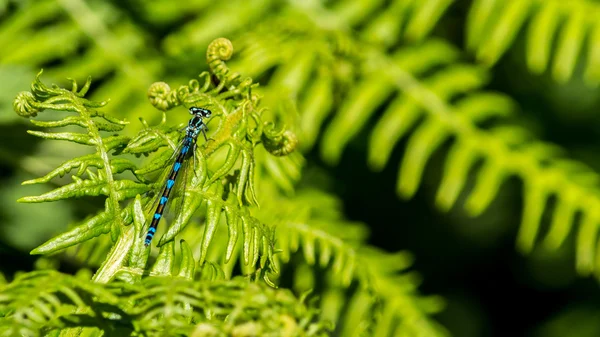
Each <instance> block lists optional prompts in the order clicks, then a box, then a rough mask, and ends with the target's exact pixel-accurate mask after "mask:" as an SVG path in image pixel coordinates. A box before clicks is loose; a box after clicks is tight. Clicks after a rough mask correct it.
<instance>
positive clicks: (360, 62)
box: [237, 21, 600, 274]
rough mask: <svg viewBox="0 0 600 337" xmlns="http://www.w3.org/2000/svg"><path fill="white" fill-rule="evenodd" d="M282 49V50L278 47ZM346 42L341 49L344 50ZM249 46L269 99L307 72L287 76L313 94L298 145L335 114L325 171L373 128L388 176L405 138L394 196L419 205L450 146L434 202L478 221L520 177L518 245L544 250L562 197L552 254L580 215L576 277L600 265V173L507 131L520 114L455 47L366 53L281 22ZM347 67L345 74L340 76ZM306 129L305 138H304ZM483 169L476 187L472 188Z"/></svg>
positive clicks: (375, 160) (379, 162)
mask: <svg viewBox="0 0 600 337" xmlns="http://www.w3.org/2000/svg"><path fill="white" fill-rule="evenodd" d="M265 31H267V32H265ZM318 35H320V36H321V37H320V40H321V41H322V40H324V39H323V37H327V36H330V37H331V38H330V41H334V42H335V43H333V42H332V43H329V44H327V43H325V44H323V43H321V44H318V43H316V41H317V39H315V40H313V39H314V36H318ZM263 37H264V38H263ZM284 37H285V38H284ZM286 39H287V41H289V42H286V41H285V40H286ZM251 41H263V42H264V41H266V43H264V44H261V43H257V44H252V43H251ZM275 41H279V42H280V43H274V44H272V43H271V42H275ZM299 41H300V42H299ZM307 41H310V43H307ZM340 42H343V43H342V44H341V45H343V46H344V48H343V49H340V48H339V46H341V45H340V44H339V43H340ZM241 44H242V45H243V48H247V49H244V50H243V51H242V52H241V55H242V57H241V60H239V61H238V63H237V65H238V66H239V69H246V68H247V67H249V65H250V63H249V60H250V58H251V56H252V55H261V58H262V59H263V60H270V61H269V63H267V64H265V66H262V67H261V66H259V67H258V68H255V69H256V70H257V72H258V73H255V74H253V75H254V76H260V75H261V73H264V72H266V71H267V70H269V71H271V72H272V73H273V75H272V76H271V77H270V79H269V80H268V81H266V82H267V85H266V86H267V88H269V87H270V86H271V84H272V83H275V84H277V85H274V86H273V87H275V88H277V89H268V90H274V91H275V92H277V91H278V90H280V89H279V87H280V86H279V84H280V83H281V82H278V79H279V77H278V75H277V74H278V73H279V71H282V69H285V70H286V72H285V74H295V73H296V74H302V76H296V77H291V76H288V77H285V78H284V79H285V80H286V81H287V83H291V87H296V88H298V91H296V92H300V90H299V88H305V89H303V90H305V92H306V93H307V94H306V95H297V96H294V95H292V98H291V99H292V100H297V104H298V106H299V109H298V115H299V116H298V117H297V119H298V120H299V124H300V130H299V134H300V135H302V137H301V138H300V143H301V144H302V143H303V141H304V143H306V142H308V143H309V144H310V143H311V142H312V141H314V140H315V139H316V137H317V135H318V130H319V129H320V128H321V127H322V125H323V124H324V122H325V120H326V118H327V116H329V115H330V114H335V115H334V117H333V119H332V120H331V123H330V124H329V125H328V126H327V127H326V129H325V131H324V133H323V139H322V141H321V154H322V156H323V158H324V159H325V160H326V161H328V162H330V163H336V162H337V161H338V160H339V159H340V156H341V154H342V152H343V149H344V148H345V147H346V146H347V145H348V144H349V142H350V141H351V140H352V139H353V138H354V137H355V136H356V135H357V134H358V133H359V132H360V131H362V130H363V128H364V127H365V126H366V125H369V124H370V123H371V121H372V120H375V124H374V127H373V129H372V131H371V136H370V140H369V146H368V162H369V165H370V166H371V167H372V168H373V169H375V170H381V169H382V168H384V167H385V166H386V165H388V161H389V158H390V156H391V153H392V151H393V149H394V148H395V147H396V144H398V143H399V142H400V141H401V140H402V138H404V137H407V138H408V141H407V147H406V150H405V154H404V160H403V161H402V164H401V165H400V169H399V174H398V180H397V191H398V193H399V194H400V195H401V196H402V197H404V198H411V197H412V196H413V195H414V194H415V193H416V191H417V189H418V187H419V185H420V183H421V179H422V175H423V171H424V168H425V166H426V164H427V162H428V161H429V159H430V157H431V156H432V154H433V153H434V152H435V151H436V150H437V149H439V148H440V147H441V146H442V145H444V144H448V143H449V142H452V146H451V148H450V151H449V153H448V155H447V159H446V164H445V166H444V170H443V176H442V181H441V186H440V188H439V190H438V193H437V196H436V204H437V205H438V207H439V208H440V209H442V210H449V209H450V208H452V207H453V206H454V205H455V203H456V201H457V200H458V196H459V195H460V194H461V193H464V194H465V195H466V201H465V203H464V205H463V206H464V208H465V210H466V211H467V213H468V214H469V215H471V216H477V215H480V214H481V213H482V212H483V211H484V210H486V209H487V208H488V206H489V205H490V203H491V202H492V200H493V199H494V198H495V196H496V195H497V193H498V191H499V189H500V187H501V185H502V184H503V182H505V181H506V180H507V179H508V178H509V177H511V176H517V177H519V178H521V179H522V180H523V182H524V185H525V191H524V194H525V206H524V212H523V221H522V226H521V231H520V233H519V237H518V239H517V242H518V247H519V248H520V250H522V251H524V252H529V251H531V249H532V248H533V247H534V244H535V242H536V241H537V240H539V238H540V236H541V234H540V231H539V227H540V222H541V215H542V213H543V211H544V209H545V208H546V207H548V206H547V203H548V201H549V199H550V198H551V197H553V196H556V197H557V200H558V205H557V207H556V209H555V213H554V217H553V221H552V223H551V226H550V229H549V231H548V233H547V234H544V239H543V241H544V245H545V246H546V247H549V248H552V249H555V248H557V247H558V246H560V245H561V244H562V243H563V242H564V240H565V239H566V238H567V236H568V235H569V233H571V232H573V229H574V228H575V220H574V219H575V217H574V216H575V214H577V213H582V214H583V215H584V217H583V218H584V219H585V222H583V225H582V226H581V227H580V228H578V229H577V231H578V233H579V235H578V237H579V239H578V245H577V246H578V254H577V256H578V263H577V264H578V270H579V271H580V273H582V274H589V273H590V272H592V271H599V270H600V268H598V267H597V266H598V265H599V264H598V263H597V262H595V261H597V259H596V258H595V257H593V256H595V255H594V254H596V252H597V251H598V249H597V248H596V242H598V232H597V230H598V220H600V219H598V217H597V215H596V213H597V212H595V211H593V210H594V209H596V208H597V207H596V203H597V202H599V201H600V199H598V197H597V194H598V186H597V185H596V183H597V182H596V174H595V173H594V172H593V171H592V170H591V169H589V168H586V167H585V165H583V164H581V163H578V162H574V161H570V160H568V159H564V158H562V157H561V156H560V154H561V151H557V147H556V146H554V145H551V144H545V143H543V142H540V141H539V140H537V139H535V137H534V136H533V135H531V134H530V133H529V132H527V130H525V129H524V128H522V127H518V126H512V125H509V124H507V123H506V122H505V120H506V117H507V116H509V115H511V113H512V111H513V110H514V109H515V108H516V106H515V104H514V103H513V102H512V101H511V100H510V99H509V98H508V97H506V96H504V95H502V94H499V93H494V92H486V91H483V87H484V85H485V84H486V83H487V81H488V76H489V75H488V73H487V72H486V70H485V69H483V68H480V67H476V66H473V65H468V64H462V63H459V60H458V57H459V55H460V54H459V52H458V51H457V50H456V49H455V48H454V47H452V46H451V45H449V44H447V43H445V42H443V41H439V40H432V39H430V40H428V41H426V42H424V43H423V44H422V45H419V46H412V47H404V48H399V49H398V50H397V51H396V52H394V53H392V54H391V55H387V54H386V53H384V52H382V51H381V50H379V49H378V48H376V47H374V48H369V47H364V48H363V49H362V50H360V51H359V49H358V46H359V45H360V44H361V42H360V41H358V40H355V39H353V38H352V37H351V36H349V35H344V34H343V33H339V32H332V31H328V30H323V29H320V28H318V27H316V26H315V25H314V24H311V23H310V21H296V22H294V23H293V24H290V25H288V26H286V25H285V24H283V23H281V24H280V25H275V26H272V29H271V30H268V29H265V30H264V31H256V32H250V33H248V34H247V35H246V36H245V37H244V38H243V39H241ZM301 45H305V46H306V48H308V50H315V51H316V52H315V55H317V56H316V57H315V60H313V61H311V62H310V63H306V62H303V61H302V59H303V58H302V56H301V55H300V56H297V57H295V56H291V57H288V56H289V55H292V54H288V52H291V51H292V50H298V49H300V50H302V48H300V46H301ZM341 51H343V52H341ZM332 60H335V62H333V61H332ZM335 64H337V66H336V65H335ZM340 66H341V67H342V68H340ZM292 69H297V70H298V71H297V72H294V71H291V70H292ZM340 69H342V70H341V71H343V72H345V74H346V76H340V75H339V74H340ZM273 70H274V71H273ZM307 74H308V75H307ZM271 81H273V82H271ZM313 87H314V88H316V89H314V90H313V89H312V88H313ZM306 88H307V89H306ZM292 92H293V91H292ZM313 94H314V95H313ZM279 97H281V96H279ZM283 97H285V96H283ZM266 102H268V100H266ZM334 103H338V106H339V107H337V106H335V104H334ZM306 125H308V126H309V131H308V132H307V131H305V130H306V129H305V130H302V128H303V127H304V126H306ZM475 167H477V170H476V173H475V186H474V187H473V188H472V189H470V190H466V182H467V179H468V177H469V175H470V174H471V173H470V172H471V171H472V170H473V169H474V168H475ZM583 200H585V202H582V201H583ZM599 274H600V272H599Z"/></svg>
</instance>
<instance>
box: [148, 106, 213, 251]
mask: <svg viewBox="0 0 600 337" xmlns="http://www.w3.org/2000/svg"><path fill="white" fill-rule="evenodd" d="M190 114H192V115H194V117H192V118H191V119H190V121H189V122H188V125H187V127H186V128H185V137H183V140H182V141H181V144H180V145H179V147H178V151H179V152H178V154H177V157H176V158H175V163H174V164H173V166H172V167H171V172H170V173H169V175H168V179H167V181H166V183H165V186H164V187H163V190H162V195H161V196H160V199H159V201H158V206H157V207H156V211H155V212H154V215H153V216H152V222H151V223H150V228H148V233H147V234H146V241H144V244H145V245H146V246H148V245H150V242H151V241H152V238H153V237H154V233H156V227H157V226H158V222H159V221H160V218H161V217H162V214H163V212H164V210H165V207H166V205H167V201H169V194H170V193H171V190H172V189H173V186H174V185H175V179H177V175H178V174H179V171H180V170H181V168H182V166H183V164H184V162H185V160H186V159H188V158H189V157H190V156H193V155H194V150H195V147H196V140H197V139H198V135H199V134H200V132H202V135H203V136H204V140H206V141H208V138H206V131H208V128H207V127H206V124H204V120H203V119H204V118H209V117H210V116H211V112H210V110H207V109H204V108H197V107H191V108H190ZM190 149H191V151H190ZM184 179H185V177H184Z"/></svg>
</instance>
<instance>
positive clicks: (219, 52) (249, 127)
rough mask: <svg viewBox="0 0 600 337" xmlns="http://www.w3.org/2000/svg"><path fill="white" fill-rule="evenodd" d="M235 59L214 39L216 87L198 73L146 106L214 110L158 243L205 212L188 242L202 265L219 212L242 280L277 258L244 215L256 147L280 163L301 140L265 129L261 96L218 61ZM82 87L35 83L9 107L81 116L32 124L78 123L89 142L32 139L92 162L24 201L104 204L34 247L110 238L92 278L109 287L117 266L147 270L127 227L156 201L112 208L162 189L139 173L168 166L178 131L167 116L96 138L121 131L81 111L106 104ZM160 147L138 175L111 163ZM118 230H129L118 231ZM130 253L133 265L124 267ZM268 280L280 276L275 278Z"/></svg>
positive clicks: (154, 91) (50, 248)
mask: <svg viewBox="0 0 600 337" xmlns="http://www.w3.org/2000/svg"><path fill="white" fill-rule="evenodd" d="M231 53H232V46H231V42H229V41H228V40H226V39H217V40H215V41H214V42H213V43H212V44H211V46H209V48H208V52H207V60H208V62H209V66H210V67H211V69H212V71H213V74H214V75H215V76H216V77H217V78H219V80H220V81H219V84H218V85H213V84H212V83H211V79H210V76H209V75H208V74H207V73H203V74H201V76H200V78H201V79H204V81H205V82H204V83H203V84H202V85H200V82H199V81H197V80H192V81H190V82H189V83H188V85H186V86H181V87H180V88H179V89H178V90H173V91H171V90H170V89H169V87H168V85H166V84H165V83H157V84H155V85H153V86H151V88H150V90H149V95H150V97H151V102H152V103H153V104H155V105H156V106H157V107H159V108H161V109H162V110H168V109H171V108H173V107H176V106H179V105H182V104H185V105H199V106H207V107H210V108H211V109H213V111H214V114H215V116H214V117H213V119H212V120H215V122H217V123H218V125H216V127H215V128H214V131H213V132H212V133H211V141H209V142H207V143H205V144H203V145H202V146H201V148H200V147H199V149H198V150H197V157H195V159H194V164H195V167H194V175H193V176H190V181H188V182H186V183H187V184H186V186H187V188H186V190H185V191H180V194H179V197H180V198H181V196H182V193H185V196H186V198H185V203H184V204H183V205H182V206H183V207H182V209H181V212H179V213H178V215H177V218H176V220H175V222H174V223H173V225H172V226H171V227H169V229H168V230H167V231H166V233H165V234H164V235H163V236H162V237H161V239H160V240H159V243H158V245H159V246H163V245H165V244H167V243H169V242H172V241H173V240H174V238H175V236H177V235H178V234H179V233H180V232H181V231H182V230H183V229H184V228H185V227H186V225H187V224H188V223H189V222H190V220H191V218H192V216H193V215H194V214H197V213H201V214H203V215H204V216H205V217H206V226H204V233H203V234H202V235H201V236H199V238H200V239H201V240H200V241H195V240H191V241H190V242H191V243H192V244H193V247H194V249H198V250H199V251H200V254H199V263H200V264H202V263H204V261H205V259H206V256H207V253H208V250H209V247H210V246H211V241H212V240H213V236H214V233H215V230H216V228H217V226H218V225H219V223H220V222H221V220H222V218H223V216H222V215H223V214H222V213H225V214H226V216H225V217H224V218H225V220H226V223H227V225H228V226H229V227H230V231H229V241H228V244H227V245H228V248H227V253H226V260H229V259H231V256H232V254H233V250H234V247H235V245H236V243H237V241H238V237H240V238H241V242H242V243H243V247H244V248H243V250H242V251H241V257H242V259H243V261H244V265H246V266H248V268H249V269H248V272H252V271H253V268H254V267H251V266H256V265H257V264H259V267H260V268H261V269H267V270H270V269H271V268H272V259H273V244H272V242H271V240H272V235H271V230H270V228H269V227H268V226H266V225H264V224H262V223H261V222H260V221H258V220H257V219H256V218H254V217H253V216H252V215H251V212H250V210H249V207H250V206H251V205H254V204H257V201H256V190H255V187H254V170H255V165H256V163H255V158H254V147H255V146H256V145H257V144H259V143H262V144H264V148H265V149H266V150H267V152H269V153H271V154H273V155H275V156H283V155H287V154H289V153H291V152H292V151H294V149H295V147H296V144H297V141H296V138H295V136H294V135H293V133H291V132H289V131H286V130H285V129H279V128H275V127H274V125H273V124H272V123H271V122H263V120H262V118H261V112H262V110H260V109H258V107H257V104H258V97H257V96H256V95H252V94H251V89H252V88H253V87H255V86H256V85H254V84H252V79H250V78H245V79H242V78H241V77H240V75H239V74H235V73H231V72H229V70H228V68H227V66H226V65H225V63H224V62H223V61H224V60H226V59H228V58H229V57H230V55H231ZM226 87H227V89H226ZM88 88H89V81H88V83H87V84H86V86H85V87H84V89H82V90H81V91H80V92H78V91H77V86H76V84H75V83H74V89H73V90H72V91H68V90H65V89H60V88H58V87H53V88H52V89H50V88H47V87H45V86H44V85H43V84H42V83H41V82H40V81H39V79H36V81H35V82H34V85H33V89H32V93H22V94H20V95H19V96H18V97H17V99H16V100H15V110H17V111H18V112H20V113H21V114H26V113H28V114H30V115H35V114H36V113H38V112H41V111H42V109H44V108H53V109H57V110H59V109H62V110H67V111H76V112H79V113H80V115H81V116H80V117H72V116H71V117H67V118H65V119H63V120H61V121H58V122H35V124H36V125H37V126H41V127H63V126H67V125H78V126H80V127H86V128H88V129H89V132H88V133H87V134H79V133H72V132H70V133H40V132H36V133H34V134H36V135H38V136H40V137H43V138H46V139H52V140H68V141H72V142H76V143H80V144H84V145H89V146H96V148H97V153H96V154H92V155H86V156H82V157H79V158H76V159H73V160H69V161H67V162H65V163H64V164H63V165H61V166H60V167H59V168H57V169H55V170H54V171H52V172H50V173H49V174H47V175H46V176H44V177H42V178H39V179H35V180H32V181H29V182H26V183H41V182H47V181H49V180H50V179H52V178H54V177H57V176H61V175H64V174H65V173H69V171H71V170H72V169H73V168H79V171H78V172H77V173H76V174H74V175H72V177H73V180H74V182H73V183H72V184H68V185H65V186H62V187H59V188H57V189H55V190H53V191H51V192H48V193H45V194H43V195H40V196H35V197H25V198H22V199H21V200H20V201H22V202H47V201H55V200H61V199H65V198H72V197H81V196H98V195H106V196H107V197H108V199H107V202H106V208H105V210H104V212H101V213H99V214H97V215H95V216H93V217H91V218H88V219H86V220H84V221H83V222H81V223H79V224H77V225H75V226H74V227H72V228H71V229H70V230H69V231H67V232H65V233H63V234H61V235H59V236H57V237H55V238H53V239H51V240H49V241H48V242H46V243H44V244H43V245H41V246H40V247H38V248H36V249H35V250H34V251H33V253H36V254H46V253H51V252H55V251H58V250H61V249H64V248H67V247H69V246H72V245H75V244H77V243H82V242H84V241H87V240H89V239H91V238H94V237H96V236H99V235H101V234H105V233H108V232H111V238H112V241H113V242H115V245H114V246H113V247H112V250H111V253H110V254H109V256H110V257H109V259H107V260H106V261H105V262H104V263H103V265H102V266H101V268H100V270H99V272H98V274H97V276H96V277H97V279H98V280H99V279H102V280H104V281H108V280H109V279H110V278H112V277H113V276H114V275H115V274H117V273H118V272H119V271H121V270H123V268H125V269H127V268H130V267H132V266H133V268H134V269H138V272H137V275H141V274H142V272H141V271H139V270H143V267H144V264H145V263H142V262H140V261H142V260H144V258H143V257H140V256H142V255H144V256H145V257H146V258H147V252H146V254H144V253H143V252H142V251H143V248H141V247H142V246H141V245H140V243H139V242H138V241H140V240H135V235H139V234H140V233H141V231H142V230H141V227H140V226H138V225H136V226H134V227H135V228H133V229H132V228H131V226H129V228H128V227H126V226H128V225H130V224H131V223H142V224H143V223H144V221H143V219H144V218H145V214H146V213H147V212H148V208H150V207H152V204H151V201H152V198H149V197H145V198H143V200H142V199H138V201H139V202H140V203H141V204H140V205H141V206H140V205H137V204H136V203H132V204H129V205H128V206H125V207H124V208H123V209H121V208H120V206H119V204H118V203H119V202H121V201H124V200H129V199H132V198H133V197H135V196H136V195H140V194H143V193H145V192H147V191H150V190H156V189H157V188H160V187H162V185H161V184H160V181H159V182H158V183H152V182H148V181H147V180H146V179H145V178H144V177H143V175H145V174H147V173H151V172H154V171H157V170H159V169H163V168H165V167H166V166H167V165H168V161H169V159H170V158H172V154H173V152H174V151H175V149H176V145H175V144H179V140H180V137H181V136H182V134H181V132H179V131H178V129H179V128H178V127H171V126H167V124H166V115H165V114H164V113H163V114H164V115H163V120H162V122H161V123H159V124H158V125H157V126H152V127H150V126H148V124H147V123H146V122H145V121H143V120H142V123H143V125H144V126H145V128H144V129H143V130H141V131H140V133H139V134H138V136H136V137H135V138H133V139H129V138H128V137H125V136H119V135H114V136H109V137H106V138H102V137H101V136H100V134H99V133H98V131H111V132H115V131H120V130H121V129H122V127H124V124H123V125H122V124H119V121H118V120H115V119H112V118H109V117H106V116H104V115H100V114H99V113H95V112H91V110H90V111H88V110H86V106H101V105H102V104H96V103H93V102H91V101H88V100H86V99H84V98H82V97H83V95H84V94H85V92H86V91H87V89H88ZM42 99H43V100H42ZM65 102H66V103H65ZM59 103H60V104H59ZM94 116H100V117H102V122H101V123H100V124H95V123H94V120H93V119H92V117H94ZM213 123H214V122H213ZM212 128H213V127H212V126H211V129H212ZM125 145H126V146H125ZM163 147H167V149H166V150H164V151H162V152H161V153H160V154H159V155H158V156H157V157H156V158H154V160H153V161H151V162H150V163H149V164H148V165H147V166H143V167H141V168H138V167H137V166H136V165H135V164H134V163H133V162H131V161H129V160H126V159H122V158H121V159H119V160H110V159H108V151H110V150H113V151H115V152H116V153H117V154H134V155H137V156H140V155H149V154H151V153H153V152H156V151H158V150H160V149H161V148H163ZM215 158H216V159H215ZM92 168H94V169H96V171H93V170H92ZM124 170H130V171H132V172H133V173H134V175H135V176H136V177H138V180H139V181H129V180H116V179H115V178H114V175H116V174H118V173H121V172H123V171H124ZM78 174H85V175H86V176H87V178H85V179H82V178H81V177H79V176H78ZM107 177H109V178H107ZM136 205H137V206H136ZM122 230H125V232H123V233H121V231H122ZM130 250H132V252H133V253H132V254H133V255H134V256H136V257H137V258H136V259H135V260H134V261H129V262H127V255H128V252H129V251H130ZM140 250H142V251H140ZM166 251H168V250H165V252H166ZM162 253H163V250H161V252H160V253H159V257H160V256H161V254H162ZM140 254H141V255H140ZM144 261H145V260H144ZM108 266H110V270H107V269H106V268H109V267H108ZM273 272H275V273H276V270H273Z"/></svg>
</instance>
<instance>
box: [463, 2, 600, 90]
mask: <svg viewBox="0 0 600 337" xmlns="http://www.w3.org/2000/svg"><path fill="white" fill-rule="evenodd" d="M599 10H600V4H598V2H596V1H591V0H585V1H560V0H551V1H529V0H528V1H512V2H508V3H507V2H505V1H495V0H491V1H490V0H477V1H475V2H474V3H473V5H472V6H471V10H470V13H469V18H468V21H467V27H466V28H467V48H468V49H469V50H470V51H472V52H474V53H475V55H476V57H477V59H478V61H480V62H482V63H484V64H486V65H490V66H491V65H493V64H494V63H496V62H497V61H498V59H500V57H501V56H502V54H504V53H505V52H506V50H507V49H508V48H509V47H510V46H511V44H512V43H514V41H515V39H516V37H517V36H518V35H519V34H520V33H521V31H525V34H526V35H527V40H526V53H527V57H526V61H527V66H528V67H529V70H530V71H531V72H533V73H537V74H539V73H543V72H544V71H546V69H548V68H549V67H551V72H552V77H553V78H554V79H555V80H556V81H557V82H561V83H564V82H566V81H568V80H569V79H571V78H572V77H573V75H574V73H575V70H576V68H577V66H578V62H581V61H578V60H579V59H580V58H582V57H581V54H583V53H584V52H586V53H587V54H586V55H585V56H586V57H585V58H586V59H587V61H586V64H585V73H584V79H585V81H586V83H587V84H588V85H590V86H592V85H593V86H596V85H598V83H599V82H600V61H598V60H600V54H599V53H600V52H599V51H598V50H599V49H598V45H600V26H599V25H598V11H599ZM528 19H529V22H527V21H528ZM527 23H528V26H527V28H526V29H525V28H524V26H525V25H526V24H527ZM586 39H587V40H586ZM554 40H556V41H557V42H556V47H555V50H552V47H553V46H552V45H553V44H554ZM584 46H587V51H586V50H584ZM551 56H552V58H551ZM551 59H552V62H551V61H550V60H551Z"/></svg>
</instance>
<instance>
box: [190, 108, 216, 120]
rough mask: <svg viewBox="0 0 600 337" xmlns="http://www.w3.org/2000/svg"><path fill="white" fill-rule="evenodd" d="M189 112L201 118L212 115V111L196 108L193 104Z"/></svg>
mask: <svg viewBox="0 0 600 337" xmlns="http://www.w3.org/2000/svg"><path fill="white" fill-rule="evenodd" d="M190 114H192V115H196V116H198V117H202V118H209V117H210V116H211V115H212V112H211V111H210V110H208V109H204V108H197V107H195V106H193V107H191V108H190Z"/></svg>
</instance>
